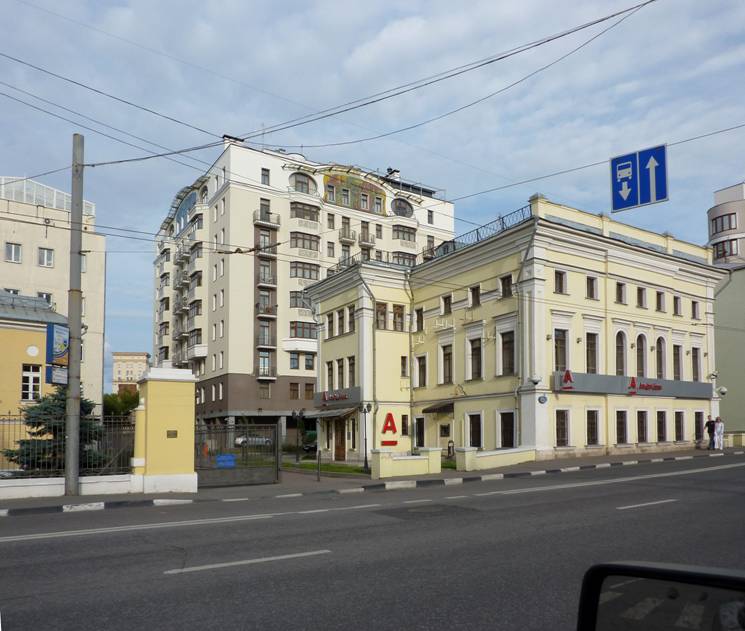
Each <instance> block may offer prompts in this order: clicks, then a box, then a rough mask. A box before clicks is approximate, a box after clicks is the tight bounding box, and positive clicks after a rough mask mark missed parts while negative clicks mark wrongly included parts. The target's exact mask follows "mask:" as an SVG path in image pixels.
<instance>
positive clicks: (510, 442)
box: [499, 412, 515, 449]
mask: <svg viewBox="0 0 745 631" xmlns="http://www.w3.org/2000/svg"><path fill="white" fill-rule="evenodd" d="M499 425H500V427H499V429H500V431H501V436H502V445H501V446H502V447H503V448H510V449H511V448H514V447H515V413H514V412H500V413H499Z"/></svg>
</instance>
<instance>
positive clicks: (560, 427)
mask: <svg viewBox="0 0 745 631" xmlns="http://www.w3.org/2000/svg"><path fill="white" fill-rule="evenodd" d="M556 446H557V447H568V446H569V411H568V410H556Z"/></svg>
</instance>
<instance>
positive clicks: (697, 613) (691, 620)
mask: <svg viewBox="0 0 745 631" xmlns="http://www.w3.org/2000/svg"><path fill="white" fill-rule="evenodd" d="M705 608H706V607H705V606H704V605H697V604H695V603H688V604H686V606H685V607H683V611H681V612H680V616H678V619H677V620H676V621H675V626H676V627H678V628H679V629H700V628H701V622H702V621H703V619H704V609H705Z"/></svg>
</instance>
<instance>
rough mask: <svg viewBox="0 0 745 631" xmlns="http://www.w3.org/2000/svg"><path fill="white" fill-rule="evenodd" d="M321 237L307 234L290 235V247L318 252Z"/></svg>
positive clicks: (296, 233) (295, 233)
mask: <svg viewBox="0 0 745 631" xmlns="http://www.w3.org/2000/svg"><path fill="white" fill-rule="evenodd" d="M319 241H320V239H319V237H318V236H316V235H313V234H307V233H305V232H291V233H290V247H291V248H301V249H303V250H313V251H314V252H318V244H319Z"/></svg>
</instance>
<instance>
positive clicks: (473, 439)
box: [422, 414, 482, 447]
mask: <svg viewBox="0 0 745 631" xmlns="http://www.w3.org/2000/svg"><path fill="white" fill-rule="evenodd" d="M423 422H424V419H422V423H423ZM468 425H469V430H470V431H469V434H470V441H469V445H470V446H471V447H481V446H482V437H481V414H469V415H468Z"/></svg>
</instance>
